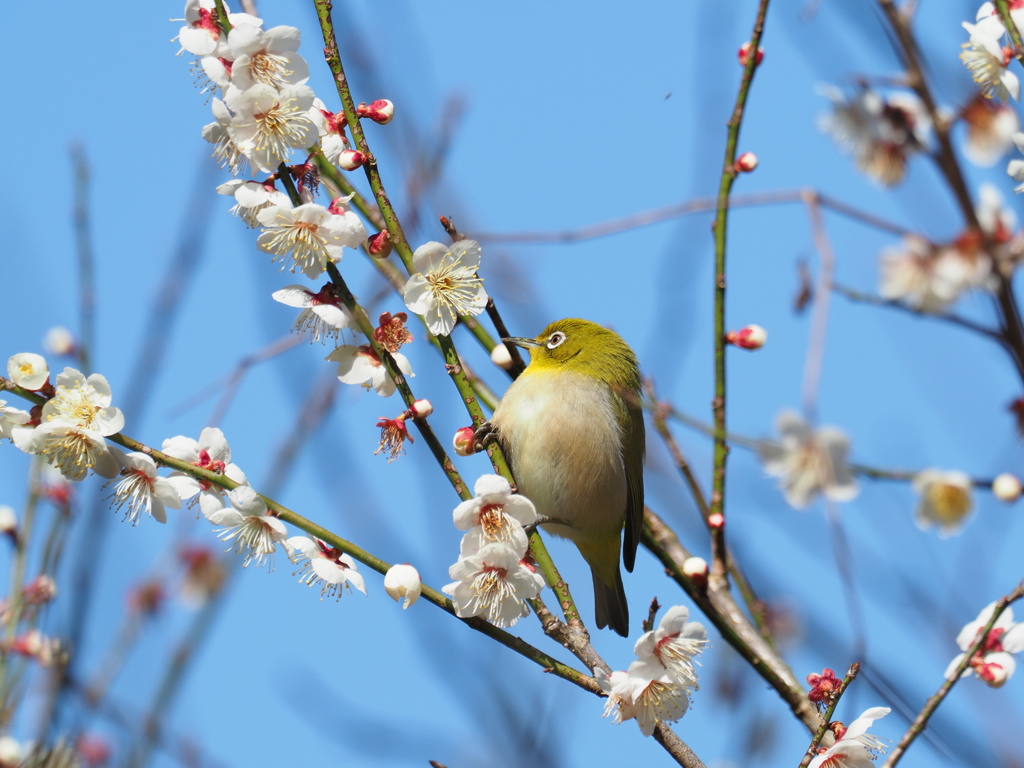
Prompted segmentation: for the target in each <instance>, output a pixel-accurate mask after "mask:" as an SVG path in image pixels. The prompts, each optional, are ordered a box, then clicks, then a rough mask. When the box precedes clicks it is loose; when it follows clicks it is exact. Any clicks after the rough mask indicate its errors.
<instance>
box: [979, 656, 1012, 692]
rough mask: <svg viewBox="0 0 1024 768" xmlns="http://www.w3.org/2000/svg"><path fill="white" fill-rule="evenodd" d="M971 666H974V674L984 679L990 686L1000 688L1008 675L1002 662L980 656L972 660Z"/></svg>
mask: <svg viewBox="0 0 1024 768" xmlns="http://www.w3.org/2000/svg"><path fill="white" fill-rule="evenodd" d="M971 666H972V667H974V672H975V674H976V675H977V676H978V677H980V678H981V679H982V680H984V681H985V683H987V684H988V685H989V686H990V687H991V688H1002V687H1003V683H1005V682H1006V681H1007V679H1009V677H1010V675H1009V673H1008V672H1007V671H1006V667H1004V666H1003V665H1002V664H996V663H995V662H991V661H985V660H984V659H983V658H982V657H979V658H978V659H976V660H974V661H972V662H971Z"/></svg>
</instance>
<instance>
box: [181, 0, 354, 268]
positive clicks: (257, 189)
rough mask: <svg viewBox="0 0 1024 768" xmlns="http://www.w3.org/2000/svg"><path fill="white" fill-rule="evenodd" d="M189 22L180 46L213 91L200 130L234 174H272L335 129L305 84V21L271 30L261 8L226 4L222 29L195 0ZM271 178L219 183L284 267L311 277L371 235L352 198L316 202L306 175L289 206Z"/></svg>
mask: <svg viewBox="0 0 1024 768" xmlns="http://www.w3.org/2000/svg"><path fill="white" fill-rule="evenodd" d="M185 22H186V24H185V26H184V27H182V28H181V31H180V32H179V33H178V40H179V42H180V43H181V46H182V50H183V51H187V52H188V53H191V54H193V55H195V56H198V57H199V66H200V67H201V69H202V71H203V73H204V74H205V77H206V78H207V81H208V82H207V85H206V88H205V89H204V90H212V91H215V92H216V93H217V96H216V97H215V98H214V99H213V103H212V109H213V117H214V122H212V123H210V124H208V125H207V126H206V127H205V128H204V129H203V138H205V139H206V140H207V141H208V142H210V143H211V144H213V145H214V147H215V149H214V156H215V157H216V158H217V159H218V160H219V161H220V163H221V165H222V166H224V167H225V168H227V169H228V170H230V171H231V173H232V175H236V176H237V175H238V174H239V173H242V172H243V171H249V170H252V171H253V172H259V173H262V174H276V173H277V172H278V169H279V167H280V166H281V164H282V163H286V162H287V161H288V160H290V159H291V158H292V156H293V155H294V154H295V153H296V152H299V153H301V156H302V158H303V161H305V157H306V156H307V155H308V154H310V153H311V152H314V151H316V149H317V147H318V146H319V144H320V141H321V139H324V138H325V137H326V136H327V134H328V133H329V132H330V131H331V130H332V129H331V127H330V126H333V130H334V132H335V134H337V121H336V120H334V115H333V114H331V113H329V112H327V110H326V108H325V107H324V104H323V102H321V101H320V100H319V99H317V98H316V96H315V94H314V93H313V89H312V88H310V87H309V86H308V85H306V81H307V80H308V79H309V67H308V65H307V64H306V62H305V60H304V59H303V58H302V57H301V56H299V54H298V53H297V51H298V49H299V41H300V36H299V30H297V29H296V28H294V27H287V26H279V27H274V28H272V29H268V30H265V29H263V20H262V19H260V18H258V17H256V16H251V15H249V14H245V13H229V14H228V23H229V24H230V26H231V29H230V31H229V32H227V33H225V32H224V31H223V29H222V28H221V26H220V24H219V23H218V20H217V14H216V10H215V7H214V2H213V0H189V1H188V2H187V3H186V5H185ZM326 116H330V120H328V119H327V117H326ZM332 121H333V122H332ZM341 141H344V137H341ZM274 178H275V177H274V176H273V175H272V176H271V177H270V178H266V179H262V180H243V179H234V180H232V181H229V182H227V183H225V184H222V185H221V186H220V187H218V189H217V191H218V192H220V193H221V194H224V195H229V196H231V197H233V198H234V200H235V206H234V208H232V212H233V213H234V214H236V215H237V216H239V217H240V218H241V219H242V220H243V221H245V222H246V224H248V225H249V226H253V227H254V226H257V225H259V226H261V227H262V231H261V233H260V236H259V238H258V240H257V245H258V247H259V248H260V250H262V251H265V252H267V253H269V254H271V255H272V256H273V260H274V261H280V262H282V269H283V268H284V266H288V267H289V269H290V270H291V271H292V272H294V271H295V270H297V269H298V270H300V271H302V273H303V274H305V275H306V276H307V277H309V278H310V279H315V278H317V277H318V276H319V275H320V274H321V273H322V272H323V271H324V269H325V268H326V265H327V263H328V262H333V263H336V262H338V261H340V260H341V256H342V251H343V249H344V248H346V247H348V248H358V247H359V246H360V245H361V244H362V243H363V241H364V240H365V239H366V230H365V228H364V227H363V223H362V221H361V220H360V219H359V217H358V216H357V215H356V214H355V213H353V212H352V211H350V210H349V209H348V207H347V206H346V205H345V203H346V202H347V198H336V199H335V200H334V201H333V202H332V203H331V205H330V206H329V207H326V208H325V207H324V206H322V205H319V204H317V203H314V202H312V196H313V193H314V192H313V190H312V189H310V188H309V187H308V185H302V184H300V197H301V199H302V202H301V204H300V205H298V206H293V205H292V202H291V200H290V199H289V198H288V196H287V195H286V194H284V193H283V192H281V191H279V190H278V189H277V188H276V186H275V184H274Z"/></svg>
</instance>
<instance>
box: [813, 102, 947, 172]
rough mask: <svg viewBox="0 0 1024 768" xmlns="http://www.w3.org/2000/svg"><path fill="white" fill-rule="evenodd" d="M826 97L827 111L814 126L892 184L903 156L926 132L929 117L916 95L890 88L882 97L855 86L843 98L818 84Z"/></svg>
mask: <svg viewBox="0 0 1024 768" xmlns="http://www.w3.org/2000/svg"><path fill="white" fill-rule="evenodd" d="M819 90H820V92H821V93H822V95H824V96H826V97H827V98H829V99H830V100H831V101H832V113H831V114H829V115H826V116H825V117H823V118H822V119H821V121H820V127H821V129H822V130H823V131H825V132H826V133H828V134H830V135H831V136H832V138H833V139H834V140H835V141H836V143H837V144H839V145H840V146H841V147H843V148H844V149H845V150H847V151H848V152H850V154H852V155H853V158H854V160H855V161H856V163H857V167H858V168H860V170H862V171H863V172H864V173H866V174H867V175H868V176H870V177H871V178H873V179H875V180H876V181H879V182H881V183H882V184H884V185H886V186H892V185H894V184H898V183H899V182H901V181H902V180H903V177H904V175H905V173H906V166H907V158H908V157H909V156H910V154H912V153H914V152H919V151H921V150H922V149H923V148H924V146H925V144H926V142H927V139H928V135H929V133H930V131H931V120H930V119H929V117H928V114H927V111H926V110H925V109H924V107H923V105H922V104H921V102H920V101H919V100H918V99H917V97H916V96H913V95H911V94H909V93H893V94H889V95H888V96H885V97H883V96H882V95H881V94H879V93H878V92H877V91H874V90H872V89H870V88H866V87H861V88H859V89H858V90H857V92H856V93H854V94H853V96H852V97H850V98H849V99H847V98H846V97H845V96H844V95H843V93H842V92H841V91H840V90H839V89H837V88H834V87H831V86H823V87H821V88H820V89H819Z"/></svg>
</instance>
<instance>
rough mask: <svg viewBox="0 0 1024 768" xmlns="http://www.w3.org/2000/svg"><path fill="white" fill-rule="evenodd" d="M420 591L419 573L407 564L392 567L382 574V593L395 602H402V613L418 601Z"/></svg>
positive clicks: (421, 586) (421, 588)
mask: <svg viewBox="0 0 1024 768" xmlns="http://www.w3.org/2000/svg"><path fill="white" fill-rule="evenodd" d="M422 590H423V585H422V584H421V583H420V574H419V571H417V570H416V569H415V568H413V567H412V566H411V565H409V564H408V563H403V564H401V565H392V566H391V567H390V568H389V569H388V572H387V573H386V574H384V591H385V592H387V593H388V595H389V596H390V597H391V599H392V600H394V601H395V602H398V601H399V600H402V601H403V602H402V610H403V611H404V610H405V609H406V608H408V607H409V606H410V605H412V604H413V603H415V602H416V601H417V600H419V599H420V593H421V592H422Z"/></svg>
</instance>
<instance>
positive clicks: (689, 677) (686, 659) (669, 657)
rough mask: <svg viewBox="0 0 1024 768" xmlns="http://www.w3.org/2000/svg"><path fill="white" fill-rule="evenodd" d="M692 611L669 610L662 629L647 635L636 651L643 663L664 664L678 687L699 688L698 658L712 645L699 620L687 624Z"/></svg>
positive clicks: (662, 621)
mask: <svg viewBox="0 0 1024 768" xmlns="http://www.w3.org/2000/svg"><path fill="white" fill-rule="evenodd" d="M689 618H690V611H689V609H687V608H686V606H683V605H677V606H674V607H672V608H669V609H668V611H666V613H665V615H664V616H662V617H661V622H660V623H659V624H658V628H657V629H655V630H653V631H651V632H645V633H644V634H643V635H641V636H640V639H639V640H637V641H636V645H635V646H634V648H633V652H634V653H636V657H637V658H638V659H640V660H641V661H648V662H652V663H654V664H660V665H661V666H662V667H663V668H664V669H665V670H667V671H668V673H669V675H670V676H671V677H672V679H673V681H675V682H676V683H677V684H678V685H681V686H683V687H688V688H694V689H696V688H697V687H698V685H697V671H696V670H695V669H694V668H693V665H694V663H695V661H694V660H695V658H696V657H697V656H698V655H700V653H701V652H702V651H703V650H704V648H705V647H706V646H707V644H708V632H707V630H706V629H705V628H704V625H703V624H701V623H700V622H697V621H687V619H689Z"/></svg>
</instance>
